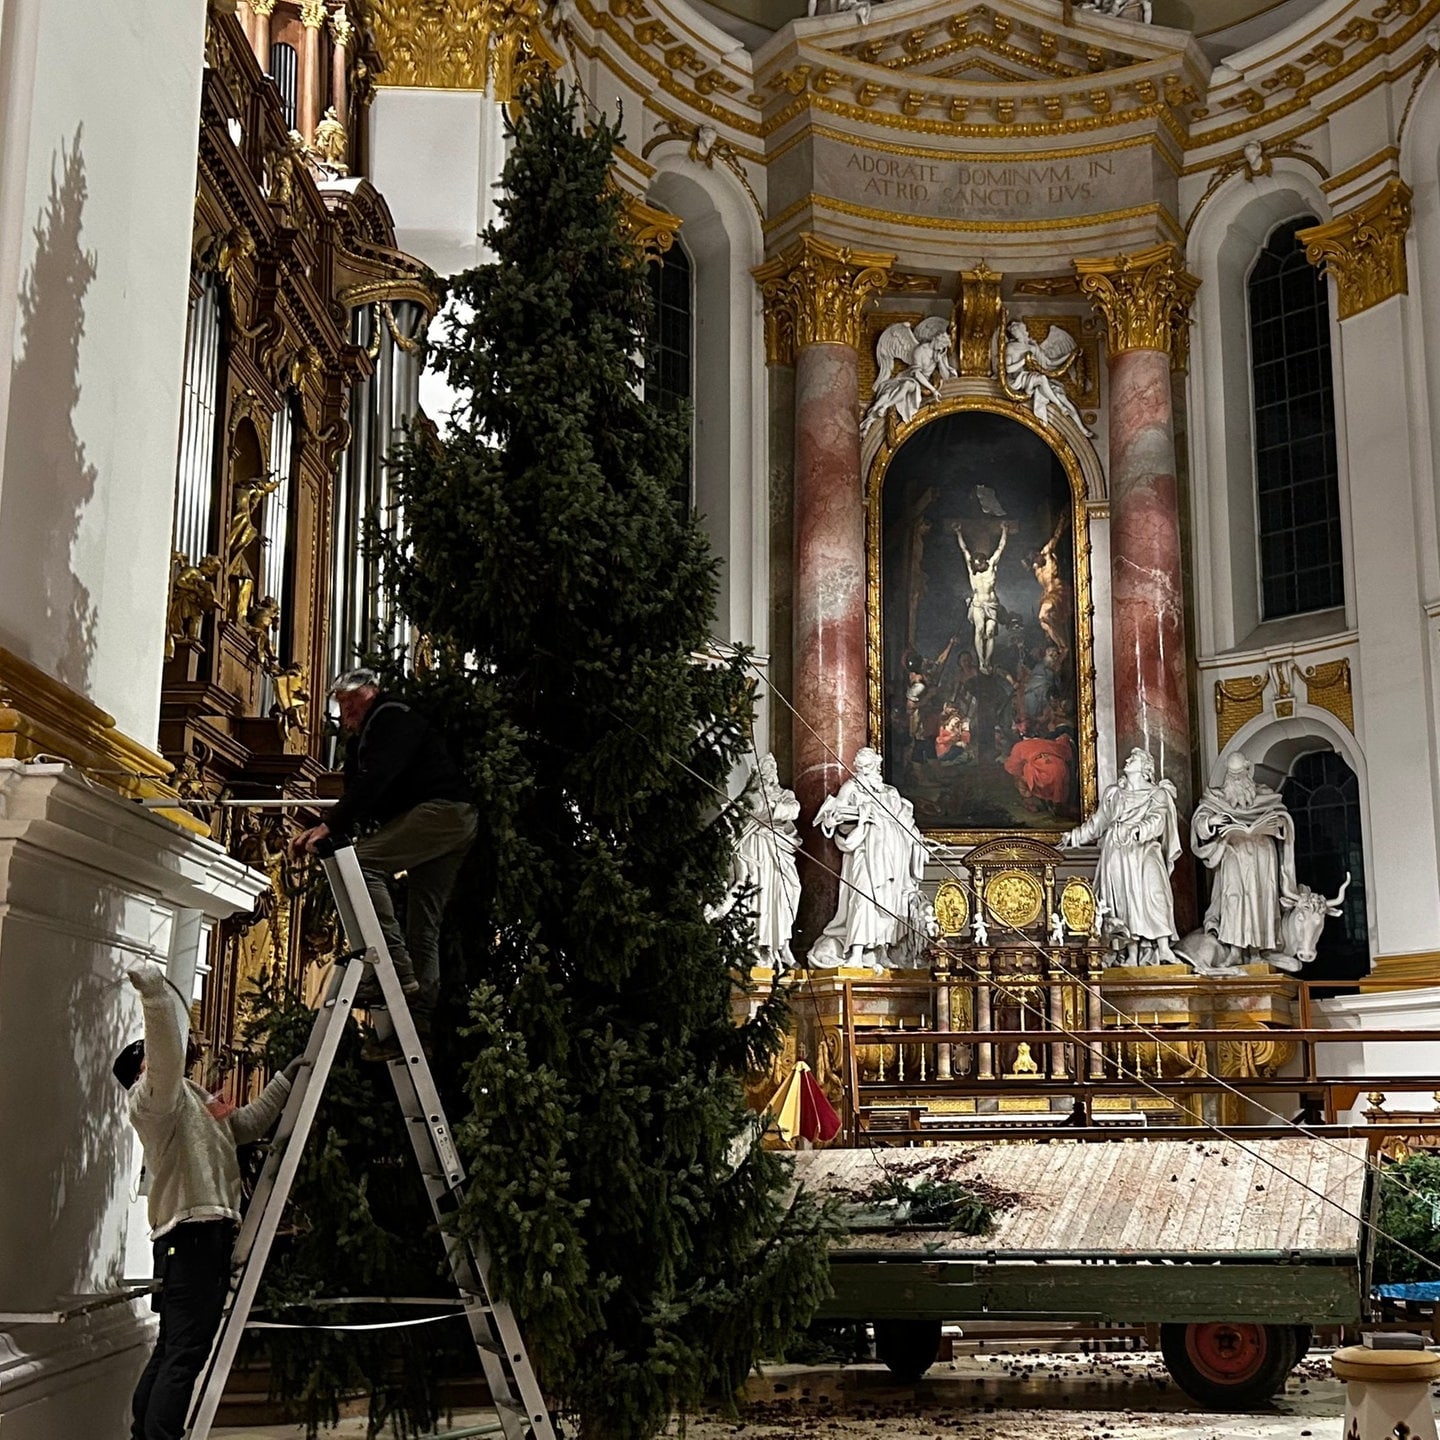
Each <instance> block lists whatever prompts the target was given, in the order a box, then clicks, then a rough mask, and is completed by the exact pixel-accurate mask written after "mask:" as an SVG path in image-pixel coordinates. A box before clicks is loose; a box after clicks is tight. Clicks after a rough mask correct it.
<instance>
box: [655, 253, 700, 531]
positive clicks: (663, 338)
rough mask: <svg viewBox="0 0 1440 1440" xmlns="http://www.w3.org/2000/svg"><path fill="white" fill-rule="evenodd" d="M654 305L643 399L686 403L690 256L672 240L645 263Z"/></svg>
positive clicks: (685, 492) (686, 474)
mask: <svg viewBox="0 0 1440 1440" xmlns="http://www.w3.org/2000/svg"><path fill="white" fill-rule="evenodd" d="M645 268H646V278H647V279H648V280H649V282H650V298H651V304H652V306H653V309H652V311H651V316H650V335H649V339H648V343H647V345H646V350H645V398H646V399H647V400H648V401H650V402H651V404H653V405H659V406H661V407H662V408H667V409H673V408H676V407H678V406H680V405H688V404H689V403H690V399H691V396H692V395H693V393H694V392H693V389H692V386H691V364H692V356H693V352H694V345H693V340H694V334H693V326H694V304H693V300H692V296H693V293H694V292H693V287H692V283H691V282H692V276H691V271H690V257H689V256H688V255H687V254H686V253H685V251H684V249H683V248H682V247H681V245H680V243H679V242H678V241H677V242H676V243H675V244H673V245H672V246H671V247H670V249H669V250H667V251H666V252H665V254H664V256H663V257H662V258H661V259H659V260H657V261H652V262H651V263H649V264H648V265H647V266H646V267H645ZM690 470H691V452H690V449H689V448H688V447H687V449H686V452H685V468H684V471H683V473H682V479H681V486H682V489H681V492H680V494H679V496H678V497H677V498H678V499H679V500H680V503H682V504H683V505H684V506H685V508H686V509H687V510H688V509H689V508H690V506H691V504H692V503H693V496H692V493H691V492H692V485H691V475H690Z"/></svg>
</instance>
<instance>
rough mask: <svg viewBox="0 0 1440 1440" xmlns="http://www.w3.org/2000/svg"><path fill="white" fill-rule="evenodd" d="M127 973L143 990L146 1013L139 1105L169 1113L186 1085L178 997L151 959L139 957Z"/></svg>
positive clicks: (138, 1091) (132, 981)
mask: <svg viewBox="0 0 1440 1440" xmlns="http://www.w3.org/2000/svg"><path fill="white" fill-rule="evenodd" d="M125 973H126V975H127V976H128V977H129V980H130V983H131V984H132V985H133V986H134V987H135V988H136V989H137V990H138V991H139V992H140V1004H141V1006H142V1008H143V1009H144V1012H145V1073H144V1074H143V1075H142V1076H141V1077H140V1079H139V1080H138V1081H137V1082H136V1086H135V1092H136V1101H135V1104H136V1107H137V1108H138V1109H141V1110H147V1111H149V1112H150V1113H151V1114H152V1115H165V1114H168V1113H169V1112H170V1111H171V1110H173V1109H175V1107H176V1106H177V1105H179V1103H180V1096H181V1094H182V1093H183V1089H184V1084H185V1041H184V1039H183V1037H182V1036H181V1033H180V1012H179V1009H178V1008H177V997H176V996H175V995H174V994H172V993H171V990H170V986H169V983H168V982H167V981H166V979H165V972H164V971H163V970H162V969H161V968H160V967H159V966H158V965H155V964H152V963H151V962H150V961H149V960H137V961H136V962H135V964H133V965H132V966H131V967H130V968H129V969H128V970H127V971H126V972H125Z"/></svg>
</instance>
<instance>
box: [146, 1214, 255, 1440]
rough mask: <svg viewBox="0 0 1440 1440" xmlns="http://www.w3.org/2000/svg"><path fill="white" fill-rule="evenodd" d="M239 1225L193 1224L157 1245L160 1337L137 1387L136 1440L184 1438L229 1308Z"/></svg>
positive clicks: (187, 1225)
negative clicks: (201, 1375)
mask: <svg viewBox="0 0 1440 1440" xmlns="http://www.w3.org/2000/svg"><path fill="white" fill-rule="evenodd" d="M234 1245H235V1227H234V1225H233V1224H231V1222H230V1221H228V1220H191V1221H187V1222H186V1223H185V1224H182V1225H177V1226H176V1227H175V1228H174V1229H173V1230H171V1231H170V1232H169V1233H168V1234H167V1235H163V1236H161V1238H160V1239H159V1240H157V1241H156V1242H155V1273H156V1275H157V1276H158V1277H159V1279H160V1291H159V1295H158V1300H159V1304H158V1306H157V1308H158V1309H159V1311H160V1338H159V1339H158V1340H156V1342H155V1353H154V1354H153V1355H152V1356H151V1357H150V1363H149V1364H148V1365H147V1366H146V1367H145V1371H144V1373H143V1374H142V1375H141V1376H140V1383H139V1384H138V1385H137V1386H136V1387H135V1399H134V1402H133V1404H132V1406H131V1408H132V1410H133V1412H134V1416H135V1420H134V1423H133V1425H132V1426H131V1428H130V1440H181V1436H183V1435H184V1433H185V1417H186V1414H187V1413H188V1411H189V1409H190V1396H191V1393H192V1391H193V1390H194V1388H195V1377H196V1376H197V1375H199V1373H200V1372H201V1370H203V1369H204V1368H205V1361H206V1360H207V1359H208V1358H209V1356H210V1345H211V1342H212V1341H213V1340H214V1338H215V1331H216V1330H217V1329H218V1328H219V1325H220V1315H221V1312H222V1311H223V1309H224V1307H225V1290H226V1287H227V1286H228V1284H229V1282H230V1254H231V1251H232V1250H233V1249H234Z"/></svg>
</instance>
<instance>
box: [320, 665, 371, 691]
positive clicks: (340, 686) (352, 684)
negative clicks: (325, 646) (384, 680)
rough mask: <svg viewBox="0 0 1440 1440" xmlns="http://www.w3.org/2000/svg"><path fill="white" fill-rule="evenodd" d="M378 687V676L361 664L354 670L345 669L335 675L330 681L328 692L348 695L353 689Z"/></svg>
mask: <svg viewBox="0 0 1440 1440" xmlns="http://www.w3.org/2000/svg"><path fill="white" fill-rule="evenodd" d="M379 688H380V677H379V676H378V675H377V674H376V673H375V672H374V671H373V670H367V669H365V668H364V666H361V667H360V668H358V669H355V670H347V671H346V672H345V673H344V674H343V675H337V676H336V677H335V679H334V680H332V681H331V682H330V694H332V695H349V694H350V693H351V692H352V691H355V690H378V689H379Z"/></svg>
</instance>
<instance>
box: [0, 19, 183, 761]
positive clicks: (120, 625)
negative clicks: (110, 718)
mask: <svg viewBox="0 0 1440 1440" xmlns="http://www.w3.org/2000/svg"><path fill="white" fill-rule="evenodd" d="M205 18H206V7H205V6H204V5H203V4H201V3H199V0H155V3H152V4H150V5H149V6H148V8H147V9H146V11H145V20H146V23H145V24H144V25H137V24H136V22H135V13H134V9H133V7H130V6H125V5H95V4H93V3H92V0H6V8H5V28H4V33H3V39H0V45H3V57H0V87H3V88H0V107H3V108H0V282H3V283H0V323H6V322H7V321H10V320H13V322H14V323H13V324H9V325H8V328H5V329H0V375H3V377H4V378H3V380H0V386H4V387H8V394H6V393H5V390H4V389H3V388H0V432H3V434H4V441H5V443H4V451H3V456H0V468H3V480H0V645H4V646H5V647H7V648H8V649H10V650H13V651H15V652H16V653H17V654H19V655H20V656H21V657H22V658H24V659H27V660H29V661H31V662H32V663H33V664H35V665H37V666H39V667H40V668H41V669H42V670H44V671H45V672H46V673H48V674H50V675H53V676H55V677H57V678H58V679H60V680H61V681H63V682H64V683H65V684H67V685H69V686H70V687H71V688H72V689H74V690H77V691H79V692H80V693H81V694H82V695H84V696H86V697H88V698H89V699H92V700H94V701H95V702H96V703H97V704H98V705H100V706H101V707H102V708H103V709H105V710H108V711H109V712H110V713H112V714H113V715H114V716H115V718H116V720H117V721H118V723H119V728H120V729H121V731H122V732H124V733H125V734H127V735H129V736H131V737H132V738H134V739H136V740H139V741H141V742H142V743H144V744H150V745H153V744H154V741H155V738H156V731H157V727H158V717H159V704H160V668H161V664H162V652H163V640H164V625H165V603H166V589H167V584H168V576H169V568H170V567H169V560H170V535H171V525H172V519H173V509H174V485H175V454H176V444H177V437H178V434H179V423H180V382H181V372H182V356H183V352H184V344H185V315H186V307H187V303H188V298H189V296H188V286H189V274H190V236H191V230H192V225H193V216H194V204H195V166H196V156H197V151H198V147H197V141H196V135H197V129H198V123H199V105H200V82H201V74H202V70H203V65H204V27H205ZM12 27H13V28H12ZM137 77H144V82H143V83H137ZM17 292H18V297H19V298H18V307H17V308H14V309H12V308H11V307H12V306H17V302H16V300H15V296H16V295H17ZM12 337H13V338H12ZM122 536H123V543H121V541H120V537H122Z"/></svg>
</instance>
